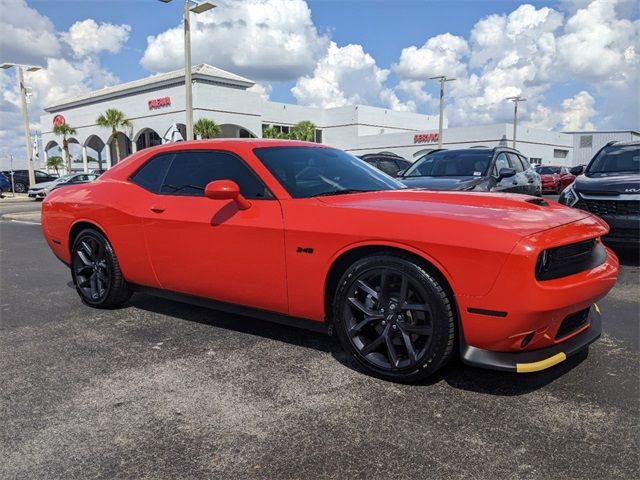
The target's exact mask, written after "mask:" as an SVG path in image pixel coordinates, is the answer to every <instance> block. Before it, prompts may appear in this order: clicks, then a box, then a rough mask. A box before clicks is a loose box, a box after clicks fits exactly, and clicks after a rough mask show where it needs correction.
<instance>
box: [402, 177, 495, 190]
mask: <svg viewBox="0 0 640 480" xmlns="http://www.w3.org/2000/svg"><path fill="white" fill-rule="evenodd" d="M398 180H400V181H401V182H402V183H404V184H405V185H406V186H407V187H409V188H428V189H429V190H464V189H465V188H471V187H473V186H475V185H477V184H478V183H481V182H482V181H483V180H484V177H415V178H411V177H406V178H399V179H398Z"/></svg>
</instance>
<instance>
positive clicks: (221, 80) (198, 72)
mask: <svg viewBox="0 0 640 480" xmlns="http://www.w3.org/2000/svg"><path fill="white" fill-rule="evenodd" d="M191 75H192V78H193V80H194V81H198V80H207V81H211V82H214V83H218V84H220V85H226V86H229V87H235V88H242V89H247V88H250V87H252V86H253V85H255V82H253V81H252V80H249V79H248V78H244V77H241V76H240V75H236V74H234V73H231V72H227V71H226V70H222V69H221V68H217V67H212V66H211V65H207V64H206V63H201V64H198V65H196V66H194V67H193V68H192V69H191ZM179 84H184V69H183V68H181V69H179V70H174V71H172V72H167V73H161V74H158V75H152V76H150V77H146V78H142V79H139V80H133V81H131V82H126V83H122V84H119V85H115V86H112V87H106V88H102V89H100V90H94V91H92V92H87V93H83V94H81V95H77V96H75V97H69V98H66V99H64V100H62V101H60V102H58V103H55V104H53V105H49V106H47V107H46V108H45V109H44V111H45V112H47V113H55V112H58V111H60V110H65V109H67V108H73V107H78V106H81V105H86V104H90V103H96V102H99V101H104V100H108V99H111V98H115V97H122V96H125V95H130V94H132V93H141V92H144V91H148V90H155V89H157V88H158V87H164V86H168V85H179Z"/></svg>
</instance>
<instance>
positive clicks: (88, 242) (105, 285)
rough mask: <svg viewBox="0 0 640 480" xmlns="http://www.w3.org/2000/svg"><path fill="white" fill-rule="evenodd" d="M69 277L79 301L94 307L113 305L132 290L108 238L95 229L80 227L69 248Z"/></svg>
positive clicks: (125, 298) (126, 296)
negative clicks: (71, 246)
mask: <svg viewBox="0 0 640 480" xmlns="http://www.w3.org/2000/svg"><path fill="white" fill-rule="evenodd" d="M71 277H72V279H73V284H74V285H75V287H76V291H77V292H78V295H80V298H81V299H82V301H83V302H84V303H85V304H87V305H89V306H90V307H94V308H114V307H118V306H120V305H122V304H123V303H124V302H126V301H127V300H128V299H129V297H131V293H132V290H131V288H130V287H129V285H127V282H126V280H125V279H124V277H123V275H122V271H121V270H120V264H119V263H118V259H117V258H116V254H115V252H114V251H113V247H112V246H111V244H110V243H109V241H108V240H107V238H106V237H105V236H104V235H102V233H100V232H98V231H97V230H95V229H92V228H87V229H85V230H82V231H81V232H80V233H79V234H78V235H77V237H76V238H75V240H74V242H73V248H72V250H71Z"/></svg>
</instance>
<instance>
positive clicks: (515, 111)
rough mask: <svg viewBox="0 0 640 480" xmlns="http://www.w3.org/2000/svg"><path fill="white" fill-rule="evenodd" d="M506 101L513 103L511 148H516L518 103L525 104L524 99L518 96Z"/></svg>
mask: <svg viewBox="0 0 640 480" xmlns="http://www.w3.org/2000/svg"><path fill="white" fill-rule="evenodd" d="M507 100H511V101H512V102H513V148H514V149H515V148H516V125H517V123H518V103H519V102H526V101H527V99H526V98H522V97H521V96H520V95H518V96H515V97H509V98H507Z"/></svg>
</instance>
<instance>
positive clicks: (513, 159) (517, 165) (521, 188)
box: [507, 152, 529, 194]
mask: <svg viewBox="0 0 640 480" xmlns="http://www.w3.org/2000/svg"><path fill="white" fill-rule="evenodd" d="M507 156H508V157H509V166H510V167H511V168H513V169H514V170H515V171H516V174H515V175H514V176H513V177H511V180H512V183H513V186H514V189H513V190H511V191H512V192H514V193H523V194H526V193H529V179H528V178H527V176H526V174H525V171H524V166H523V165H522V162H521V161H520V157H519V156H518V155H517V154H515V153H513V152H508V153H507Z"/></svg>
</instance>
